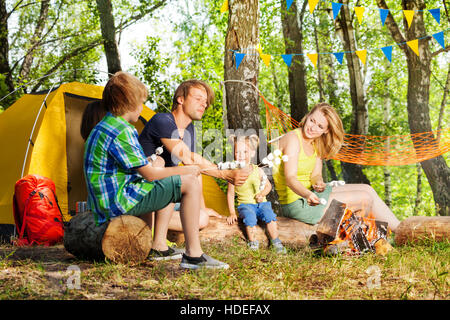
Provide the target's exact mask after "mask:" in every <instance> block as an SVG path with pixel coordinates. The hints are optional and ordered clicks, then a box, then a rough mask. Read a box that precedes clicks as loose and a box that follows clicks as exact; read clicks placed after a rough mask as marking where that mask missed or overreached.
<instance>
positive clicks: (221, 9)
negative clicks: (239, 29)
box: [220, 0, 228, 13]
mask: <svg viewBox="0 0 450 320" xmlns="http://www.w3.org/2000/svg"><path fill="white" fill-rule="evenodd" d="M225 11H228V0H225V1H224V2H223V4H222V8H220V13H224V12H225Z"/></svg>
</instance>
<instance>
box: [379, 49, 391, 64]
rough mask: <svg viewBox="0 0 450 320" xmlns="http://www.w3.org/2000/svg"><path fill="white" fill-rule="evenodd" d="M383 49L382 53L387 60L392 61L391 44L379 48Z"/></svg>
mask: <svg viewBox="0 0 450 320" xmlns="http://www.w3.org/2000/svg"><path fill="white" fill-rule="evenodd" d="M381 50H383V53H384V55H385V56H386V58H387V59H388V60H389V62H392V46H388V47H383V48H381Z"/></svg>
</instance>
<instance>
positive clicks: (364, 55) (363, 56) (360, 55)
mask: <svg viewBox="0 0 450 320" xmlns="http://www.w3.org/2000/svg"><path fill="white" fill-rule="evenodd" d="M355 53H356V55H357V56H358V58H359V60H361V62H362V64H366V58H367V50H365V49H364V50H357V51H355Z"/></svg>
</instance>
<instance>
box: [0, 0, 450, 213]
mask: <svg viewBox="0 0 450 320" xmlns="http://www.w3.org/2000/svg"><path fill="white" fill-rule="evenodd" d="M287 2H290V1H285V0H260V1H257V0H240V1H237V0H234V1H233V0H230V1H229V10H227V11H225V12H223V11H224V10H221V8H222V6H223V3H224V1H223V0H189V1H187V0H111V1H109V0H97V1H80V0H51V1H46V0H41V1H26V0H16V1H5V0H2V1H0V97H3V99H2V100H1V101H0V105H1V108H2V109H1V110H2V111H3V110H5V109H6V108H7V107H8V106H10V105H11V104H12V103H13V102H14V101H15V100H17V99H18V98H19V97H20V96H21V95H23V94H24V93H30V92H37V91H42V90H48V89H49V88H51V87H52V86H57V85H58V84H61V83H66V82H72V81H79V82H84V83H92V84H99V85H104V84H105V83H106V81H107V79H108V72H109V73H114V72H116V71H118V70H124V71H128V72H131V73H133V74H135V75H136V76H137V77H138V78H140V79H141V80H142V81H143V82H144V83H145V84H146V85H147V88H148V89H149V99H148V101H147V103H146V104H147V105H148V106H149V107H151V108H152V109H154V110H155V111H157V112H168V109H170V105H171V97H172V94H173V91H174V89H175V88H176V86H177V85H178V84H179V83H180V82H181V81H183V80H186V79H191V78H197V79H201V80H204V81H206V82H207V83H209V84H210V85H211V86H212V87H213V89H214V91H215V93H216V100H215V103H214V105H213V106H212V107H211V108H210V109H209V110H208V111H207V113H206V114H205V116H204V119H203V121H202V123H201V126H198V124H197V126H198V129H199V130H201V132H203V134H202V137H203V141H202V143H203V146H206V145H207V144H208V142H209V141H210V139H211V137H209V136H208V134H207V133H208V130H209V129H216V130H220V131H222V132H224V131H225V130H226V129H227V128H239V127H247V128H249V127H252V128H254V129H258V128H259V127H263V128H264V127H265V114H264V110H265V109H264V104H263V103H262V101H260V99H258V97H257V94H256V92H255V93H254V96H255V97H256V98H254V99H253V100H254V102H252V101H250V102H249V101H244V103H242V101H233V99H232V98H233V97H238V96H239V93H240V92H241V91H243V90H248V87H246V86H245V85H242V84H237V83H235V84H233V88H228V87H227V86H224V83H223V82H224V79H225V80H227V79H228V80H229V79H231V78H233V77H234V78H236V79H240V80H243V81H251V82H252V83H253V84H254V85H256V86H257V87H258V88H259V90H260V91H261V93H262V94H263V95H264V96H265V97H266V99H267V100H268V101H270V102H271V103H272V104H274V105H275V106H277V107H278V108H280V109H281V110H283V111H284V112H286V113H288V114H290V115H291V116H292V117H293V118H295V119H297V120H300V119H301V117H302V116H303V114H304V113H305V112H306V111H307V109H308V108H310V107H312V106H313V105H314V104H316V103H317V102H320V101H327V102H329V103H330V104H332V105H333V106H334V107H335V108H336V109H337V110H338V112H339V113H340V115H341V117H342V119H343V123H344V126H345V129H346V132H347V133H356V134H366V135H381V136H392V135H405V134H406V135H407V134H409V133H412V132H424V131H430V130H436V129H438V128H447V127H448V125H449V123H450V122H449V114H448V108H447V107H448V105H449V102H448V101H449V100H450V98H448V91H449V86H450V84H449V83H450V64H449V61H450V59H449V51H450V46H449V43H450V40H449V34H450V31H449V27H450V15H449V10H450V4H449V2H446V1H445V0H439V1H438V0H436V1H433V0H430V1H420V0H409V1H407V0H403V1H401V2H400V1H381V0H376V1H375V0H373V1H351V2H350V1H346V0H344V1H339V2H340V3H342V4H343V6H342V8H341V11H340V12H339V14H338V16H337V17H336V19H334V20H333V17H332V15H333V12H332V5H331V2H330V1H319V2H318V4H317V6H316V8H315V10H314V11H313V12H312V13H311V12H310V10H309V3H308V1H306V0H305V1H300V0H298V1H293V2H292V4H291V5H290V7H289V9H287ZM358 6H359V7H364V8H366V10H365V12H364V16H363V20H362V22H361V23H360V22H359V21H358V19H357V17H356V15H355V12H354V11H353V8H354V7H358ZM378 8H389V9H391V11H390V14H389V15H388V16H387V19H386V22H385V24H384V25H382V23H381V21H380V15H379V12H378ZM433 8H440V13H441V19H440V23H438V22H437V21H436V19H435V18H434V17H433V16H432V15H431V14H429V13H428V12H427V10H428V9H433ZM404 9H413V10H421V11H420V12H415V16H414V20H413V22H412V25H411V26H410V27H408V23H407V21H406V19H405V17H404V15H403V11H402V10H404ZM233 30H234V33H235V34H236V37H237V38H239V37H243V38H242V39H239V40H242V43H241V44H240V46H241V47H236V43H233V41H232V39H231V40H230V37H229V36H230V34H231V31H233ZM236 30H237V31H236ZM440 31H444V39H445V43H446V44H447V45H446V46H445V47H442V46H441V45H439V44H438V43H437V42H436V41H434V39H433V38H432V37H431V35H432V34H435V33H437V32H440ZM136 34H139V35H140V36H139V37H138V38H137V39H138V40H133V39H136V36H135V35H136ZM426 36H429V37H426ZM417 38H424V40H421V41H420V42H419V51H420V53H421V54H420V55H419V56H418V57H415V56H414V53H412V51H411V50H410V49H408V47H407V46H406V45H404V46H398V45H396V43H401V42H402V41H401V40H402V39H403V40H408V41H409V40H412V39H417ZM246 41H247V44H248V46H245V45H244V43H245V42H246ZM258 45H260V47H261V50H262V52H264V53H266V54H271V55H272V59H271V60H270V63H269V64H268V65H266V64H265V63H264V62H262V61H261V60H260V59H259V56H258V55H253V57H252V58H250V55H247V56H246V57H245V58H244V59H243V61H242V64H241V66H240V68H239V69H237V68H236V60H235V56H234V55H233V52H232V51H231V50H237V51H239V50H243V49H245V48H246V47H253V48H256V47H257V46H258ZM390 45H393V47H394V48H393V53H392V59H391V61H389V60H388V59H387V58H386V56H385V55H384V54H383V52H382V51H381V50H379V48H382V47H385V46H390ZM352 48H356V49H358V50H359V49H367V50H368V55H367V61H366V63H362V62H360V60H358V58H355V55H353V57H352V55H351V54H346V55H345V59H344V60H343V62H342V64H341V63H339V62H338V61H337V60H336V59H335V57H333V56H332V55H331V54H320V55H319V56H318V61H317V64H316V65H314V64H313V63H312V61H310V60H309V59H308V58H307V57H306V56H305V54H306V53H316V52H321V53H330V52H344V51H352ZM408 50H409V51H408ZM285 53H296V54H299V55H296V56H295V57H294V59H293V63H292V65H291V67H288V66H287V65H286V63H285V61H284V60H283V59H282V58H281V55H282V54H285ZM255 57H256V58H255ZM245 68H247V70H248V68H250V69H252V70H253V76H252V77H250V78H251V79H247V78H245V77H244V75H242V70H245ZM240 72H241V73H240ZM224 88H227V101H225V102H224V101H223V92H224V91H223V90H224ZM422 88H423V90H421V89H422ZM228 90H231V91H228ZM233 90H236V91H233ZM427 90H428V91H427ZM422 91H424V92H422ZM412 92H417V95H418V97H419V98H417V97H416V99H415V101H413V100H414V98H413V97H411V95H412ZM424 97H425V99H424V100H420V98H424ZM246 103H249V104H250V111H249V117H248V118H246V119H241V122H240V123H239V120H236V119H233V118H232V114H233V108H235V107H238V108H239V107H240V106H241V107H242V106H243V105H245V104H246ZM224 111H227V112H225V113H224ZM241 111H244V110H241ZM415 112H416V113H417V114H415ZM244 114H245V112H244ZM251 114H256V115H259V117H256V118H254V119H253V118H252V119H250V117H251V116H250V115H251ZM421 117H424V118H425V120H423V121H422V124H421V125H422V128H423V130H422V131H418V125H417V124H415V123H414V119H416V118H417V119H419V118H421ZM244 118H245V117H244ZM427 119H428V120H427ZM247 120H248V121H247ZM245 121H247V123H246V122H245ZM252 121H253V122H252ZM427 121H428V122H429V123H427ZM419 127H420V125H419ZM224 145H226V141H224ZM447 160H448V154H444V155H443V156H442V157H438V158H436V159H435V160H432V161H429V162H426V164H424V163H422V164H411V165H403V166H354V165H350V166H349V165H348V164H345V163H341V162H339V161H335V160H330V161H326V162H325V166H324V168H326V170H325V172H324V173H325V175H326V177H327V179H328V180H333V179H340V180H343V179H345V180H346V181H347V182H356V183H359V182H364V183H370V184H371V185H372V186H373V187H374V188H375V190H376V191H377V192H378V193H379V194H380V195H381V196H382V198H383V199H384V200H385V201H386V203H387V204H388V205H389V206H390V207H391V209H392V210H393V212H394V213H395V214H396V215H397V217H399V218H400V219H401V220H402V219H404V218H406V217H409V216H411V215H436V214H437V213H438V214H449V213H448V212H449V211H448V207H449V197H450V196H449V195H448V191H447V190H449V189H450V169H449V167H448V165H447V163H448V162H447ZM433 168H434V169H433ZM424 169H426V170H427V171H426V172H425V174H424V173H423V172H424ZM433 170H434V171H433ZM433 172H434V173H433ZM432 186H433V187H432ZM438 190H440V192H439V191H438Z"/></svg>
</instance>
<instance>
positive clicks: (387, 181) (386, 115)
mask: <svg viewBox="0 0 450 320" xmlns="http://www.w3.org/2000/svg"><path fill="white" fill-rule="evenodd" d="M388 67H389V66H386V68H388ZM388 85H389V78H387V79H386V80H385V87H386V88H387V87H388ZM390 112H391V96H390V94H389V90H386V94H385V97H384V107H383V122H384V128H385V130H384V135H385V136H389V132H388V131H387V128H388V124H389V121H390ZM390 144H391V142H390V138H387V139H386V142H385V148H386V150H390ZM383 174H384V202H385V203H386V205H387V206H388V207H390V206H391V203H392V195H391V169H390V168H389V167H388V166H383Z"/></svg>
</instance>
